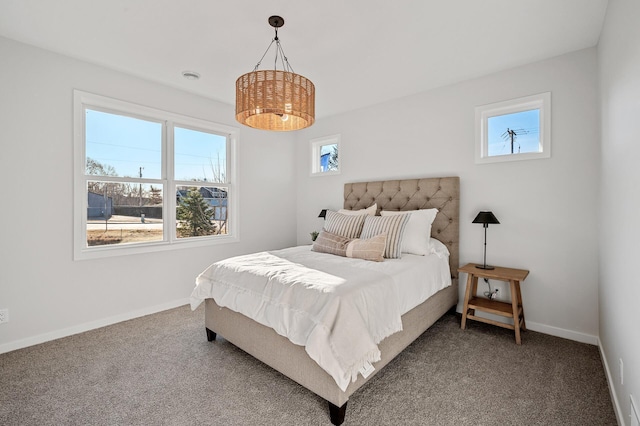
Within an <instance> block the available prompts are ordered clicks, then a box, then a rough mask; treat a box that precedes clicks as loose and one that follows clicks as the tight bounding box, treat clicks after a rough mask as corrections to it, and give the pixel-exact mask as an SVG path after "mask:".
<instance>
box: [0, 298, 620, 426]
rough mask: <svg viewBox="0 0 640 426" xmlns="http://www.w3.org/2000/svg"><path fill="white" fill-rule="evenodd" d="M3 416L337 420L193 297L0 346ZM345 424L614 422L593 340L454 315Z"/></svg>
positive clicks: (23, 420) (68, 421)
mask: <svg viewBox="0 0 640 426" xmlns="http://www.w3.org/2000/svg"><path fill="white" fill-rule="evenodd" d="M0 424H2V425H330V421H329V414H328V409H327V403H326V402H325V401H323V400H322V399H321V398H319V397H317V396H316V395H315V394H313V393H311V392H309V391H308V390H306V389H304V388H303V387H301V386H300V385H298V384H296V383H295V382H293V381H291V380H289V379H288V378H286V377H284V376H283V375H282V374H280V373H278V372H276V371H274V370H272V369H271V368H269V367H267V366H266V365H264V364H262V363H261V362H259V361H257V360H255V359H254V358H252V357H251V356H249V355H247V354H245V353H244V352H242V351H241V350H239V349H237V348H236V347H234V346H233V345H231V344H230V343H228V342H227V341H225V340H224V338H223V337H221V336H218V339H217V340H216V341H214V342H207V340H206V335H205V331H204V310H203V307H202V306H201V307H200V308H198V309H197V310H196V311H195V312H191V310H190V309H189V307H188V306H183V307H180V308H176V309H172V310H168V311H165V312H160V313H157V314H154V315H149V316H146V317H142V318H137V319H134V320H131V321H125V322H122V323H119V324H115V325H112V326H108V327H104V328H100V329H97V330H92V331H88V332H86V333H81V334H78V335H74V336H70V337H66V338H63V339H59V340H55V341H51V342H47V343H43V344H40V345H36V346H32V347H29V348H25V349H20V350H16V351H13V352H9V353H6V354H2V355H0ZM344 424H345V425H346V426H348V425H437V426H439V425H519V426H522V425H581V426H582V425H597V426H604V425H616V424H617V423H616V417H615V414H614V411H613V406H612V403H611V398H610V396H609V390H608V387H607V382H606V379H605V374H604V370H603V365H602V361H601V358H600V354H599V352H598V348H597V347H596V346H592V345H587V344H582V343H577V342H573V341H570V340H565V339H561V338H557V337H553V336H548V335H545V334H541V333H536V332H533V331H527V332H524V333H523V342H522V345H521V346H518V345H516V344H515V342H514V339H513V333H512V332H509V331H508V330H504V329H501V328H498V327H492V326H489V325H485V324H481V323H476V322H472V323H470V324H469V325H468V327H467V330H461V329H460V317H459V315H455V314H446V315H445V316H443V317H442V318H441V319H440V320H439V321H438V322H436V323H435V324H434V325H433V326H432V327H431V328H430V329H429V330H427V332H425V333H424V334H423V335H422V336H421V337H419V338H418V339H417V340H416V341H415V342H414V343H413V344H412V345H411V346H409V347H408V348H407V349H406V350H405V351H404V352H403V353H401V354H400V355H399V356H398V357H397V358H396V359H395V360H394V361H392V362H391V363H390V364H389V365H387V366H386V367H385V368H384V369H383V370H382V371H381V372H379V373H378V374H377V375H376V376H375V377H374V378H373V379H372V380H371V381H370V382H369V383H367V384H366V385H365V386H364V387H362V388H361V389H360V390H358V391H357V392H356V393H355V394H354V395H353V396H352V397H351V399H350V400H349V403H348V405H347V415H346V420H345V423H344Z"/></svg>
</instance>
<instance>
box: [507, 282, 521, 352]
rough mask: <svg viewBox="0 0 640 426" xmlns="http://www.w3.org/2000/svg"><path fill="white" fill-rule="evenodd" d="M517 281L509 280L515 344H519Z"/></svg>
mask: <svg viewBox="0 0 640 426" xmlns="http://www.w3.org/2000/svg"><path fill="white" fill-rule="evenodd" d="M516 283H517V281H515V280H510V281H509V284H510V285H511V308H512V311H513V329H514V331H515V332H516V344H518V345H519V344H520V343H521V340H520V314H519V312H518V293H517V292H518V290H517V289H516V286H517V284H516Z"/></svg>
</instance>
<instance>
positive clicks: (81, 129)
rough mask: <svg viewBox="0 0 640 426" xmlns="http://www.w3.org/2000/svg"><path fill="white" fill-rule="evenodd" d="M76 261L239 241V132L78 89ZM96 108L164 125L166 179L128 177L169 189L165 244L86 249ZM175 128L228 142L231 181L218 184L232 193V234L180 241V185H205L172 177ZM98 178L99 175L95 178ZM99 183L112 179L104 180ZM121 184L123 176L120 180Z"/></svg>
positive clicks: (229, 208) (165, 193) (166, 191)
mask: <svg viewBox="0 0 640 426" xmlns="http://www.w3.org/2000/svg"><path fill="white" fill-rule="evenodd" d="M73 102H74V124H73V125H74V137H73V142H74V210H73V212H74V213H73V218H74V244H73V245H74V260H82V259H95V258H103V257H111V256H124V255H129V254H137V253H149V252H156V251H165V250H173V249H178V248H191V247H201V246H210V245H216V244H227V243H232V242H237V241H239V214H238V205H239V203H238V199H239V188H238V184H237V178H236V176H237V175H236V174H237V162H236V158H237V154H236V145H237V143H238V133H239V131H238V129H237V128H235V127H230V126H226V125H222V124H218V123H213V122H210V121H206V120H201V119H197V118H192V117H188V116H184V115H180V114H176V113H172V112H168V111H162V110H159V109H155V108H151V107H147V106H143V105H138V104H133V103H130V102H126V101H121V100H118V99H113V98H109V97H106V96H101V95H96V94H93V93H88V92H83V91H80V90H74V92H73ZM87 108H88V109H93V110H98V111H104V112H109V113H113V114H119V115H125V116H130V117H134V118H140V119H144V120H149V121H156V122H161V123H164V127H163V129H164V131H163V136H162V176H161V178H160V179H148V178H129V177H127V178H126V180H127V181H131V182H135V183H138V182H139V183H143V184H148V183H151V184H153V183H157V184H161V185H162V187H163V188H164V191H163V197H162V198H163V205H162V211H163V223H164V226H163V240H162V241H152V242H143V243H135V244H127V245H118V244H113V245H101V246H91V247H89V246H87V233H86V230H87V208H88V201H87V181H88V180H91V178H92V176H90V175H86V165H85V161H86V150H85V148H86V146H85V135H86V132H85V118H86V114H85V110H86V109H87ZM173 126H176V127H182V128H188V129H192V130H200V131H204V132H209V133H215V134H219V135H221V136H226V138H227V169H226V176H227V182H226V183H216V184H215V186H217V187H220V188H225V189H227V194H228V201H227V214H228V217H227V218H228V223H227V226H228V228H227V234H226V235H212V236H202V237H194V238H177V236H176V229H175V225H174V226H172V225H171V224H175V223H176V197H175V195H174V196H171V195H170V194H175V193H176V189H177V187H178V186H184V185H189V186H193V185H197V186H202V185H204V184H205V182H195V181H193V182H192V181H188V182H184V181H178V180H175V179H174V175H173V132H172V131H167V129H173ZM93 178H94V179H95V176H94V177H93ZM99 179H100V180H108V178H107V179H103V178H102V177H100V178H99ZM118 180H122V178H118Z"/></svg>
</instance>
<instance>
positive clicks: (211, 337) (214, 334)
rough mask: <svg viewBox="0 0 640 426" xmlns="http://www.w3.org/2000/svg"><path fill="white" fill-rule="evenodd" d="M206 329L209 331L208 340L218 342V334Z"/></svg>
mask: <svg viewBox="0 0 640 426" xmlns="http://www.w3.org/2000/svg"><path fill="white" fill-rule="evenodd" d="M205 329H206V330H207V340H208V341H209V342H213V341H214V340H216V333H215V332H214V331H211V330H209V329H208V328H206V327H205Z"/></svg>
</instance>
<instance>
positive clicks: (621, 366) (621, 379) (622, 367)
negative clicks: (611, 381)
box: [620, 358, 624, 385]
mask: <svg viewBox="0 0 640 426" xmlns="http://www.w3.org/2000/svg"><path fill="white" fill-rule="evenodd" d="M620 385H624V364H623V363H622V358H620Z"/></svg>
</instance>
